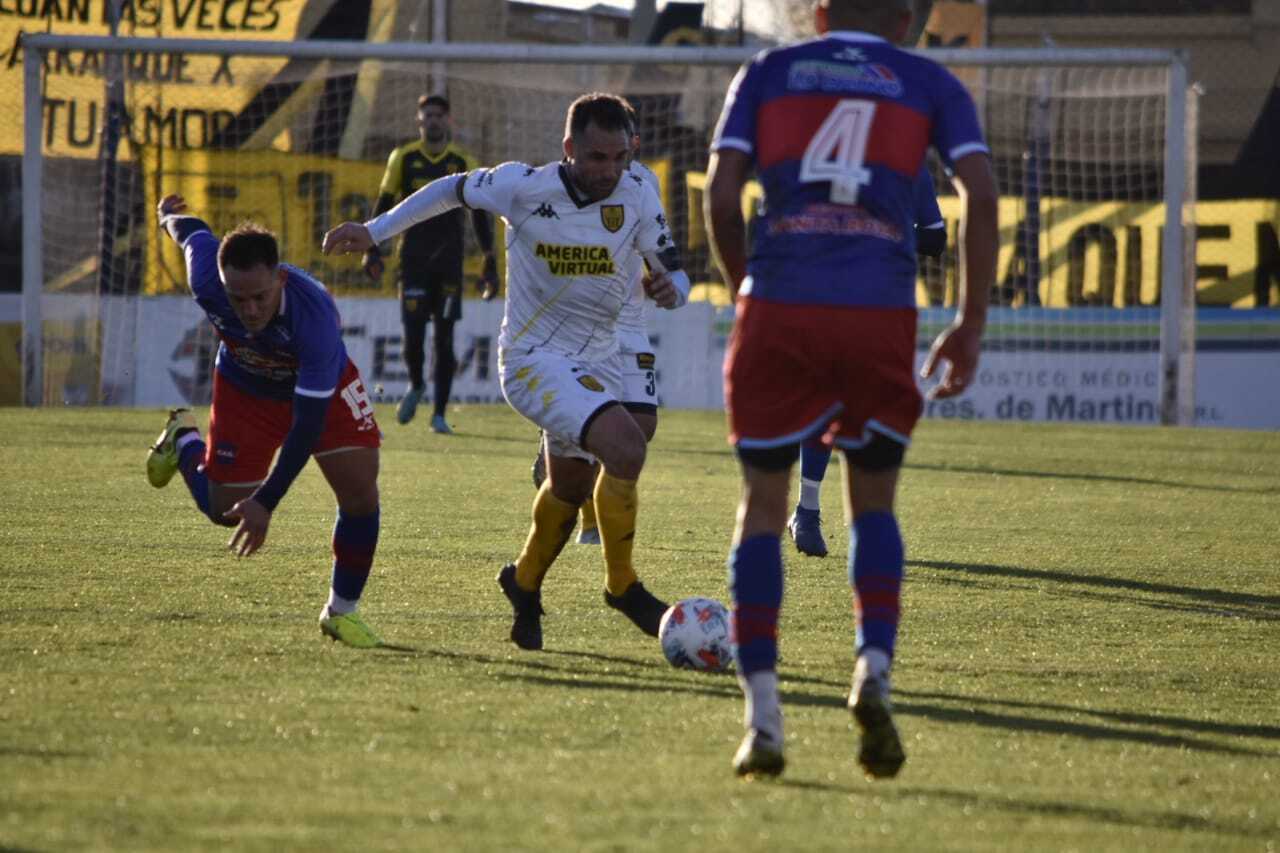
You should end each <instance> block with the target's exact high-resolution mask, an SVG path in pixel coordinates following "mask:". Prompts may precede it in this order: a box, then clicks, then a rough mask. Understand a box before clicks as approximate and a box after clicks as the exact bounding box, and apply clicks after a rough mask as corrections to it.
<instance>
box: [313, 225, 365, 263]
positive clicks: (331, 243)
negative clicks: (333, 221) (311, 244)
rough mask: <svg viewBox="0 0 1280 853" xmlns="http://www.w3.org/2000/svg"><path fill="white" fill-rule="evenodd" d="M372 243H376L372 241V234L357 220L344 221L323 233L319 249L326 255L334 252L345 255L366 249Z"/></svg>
mask: <svg viewBox="0 0 1280 853" xmlns="http://www.w3.org/2000/svg"><path fill="white" fill-rule="evenodd" d="M374 245H376V244H375V243H374V242H373V235H371V234H370V233H369V229H368V228H365V227H364V225H362V224H361V223H359V222H344V223H342V224H341V225H339V226H338V227H337V228H333V229H331V230H330V231H329V233H328V234H325V235H324V242H323V243H321V244H320V251H322V252H324V253H325V254H326V255H332V254H334V253H335V252H336V253H337V254H339V255H345V254H347V253H348V252H364V251H367V250H368V249H370V248H371V247H373V246H374Z"/></svg>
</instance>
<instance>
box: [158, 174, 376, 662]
mask: <svg viewBox="0 0 1280 853" xmlns="http://www.w3.org/2000/svg"><path fill="white" fill-rule="evenodd" d="M185 211H186V203H185V202H184V201H183V199H182V198H181V197H180V196H176V195H169V196H165V197H164V198H163V199H162V200H161V201H160V204H159V206H158V208H157V211H156V212H157V214H158V216H159V218H160V225H161V227H162V228H163V229H164V230H165V231H166V232H167V233H168V234H169V236H170V237H172V238H173V240H174V241H175V242H176V243H177V244H178V245H179V246H181V247H182V252H183V254H184V255H185V257H186V267H187V282H188V284H189V285H190V287H191V295H192V296H193V297H194V298H195V300H196V303H197V304H199V306H200V307H201V309H203V310H204V312H205V314H206V316H208V318H209V322H210V323H212V324H213V327H214V329H215V331H216V332H217V334H218V337H219V338H221V341H222V342H221V345H220V346H219V347H218V356H217V361H216V362H215V367H214V374H213V406H212V408H211V409H210V411H209V438H208V442H207V443H206V442H205V441H203V440H201V438H200V432H199V429H198V428H197V426H196V421H195V418H194V417H192V415H191V412H190V411H189V410H187V409H176V410H174V411H173V412H171V413H170V415H169V421H168V423H166V424H165V428H164V432H162V433H161V434H160V437H159V439H158V440H157V441H156V443H155V446H154V447H152V449H151V452H150V453H149V454H148V455H147V479H148V481H150V483H151V485H153V486H155V487H156V488H161V487H163V486H166V485H168V483H169V481H170V480H171V479H172V478H173V475H174V474H175V473H178V472H181V473H182V478H183V479H184V480H185V481H186V484H187V488H188V489H189V490H190V492H191V497H192V498H194V499H195V502H196V506H197V507H198V508H199V509H200V511H201V512H202V513H204V514H205V515H206V516H208V518H209V520H210V521H212V522H213V523H214V524H219V525H223V526H227V527H236V531H235V533H234V534H232V537H231V541H230V543H229V547H230V548H231V550H232V551H234V552H236V554H237V556H240V557H248V556H250V555H252V554H253V553H254V552H256V551H257V550H258V549H259V548H261V547H262V545H263V544H264V543H265V542H266V538H267V528H268V526H269V525H270V523H271V516H272V513H273V512H275V509H276V506H277V505H278V504H279V503H280V501H281V499H282V498H283V497H284V495H285V492H287V491H288V489H289V486H290V485H291V484H292V483H293V481H294V478H296V477H297V476H298V474H299V472H301V471H302V468H303V466H305V465H306V464H307V460H308V459H310V458H311V457H313V456H314V457H315V460H316V465H318V466H319V468H320V471H321V473H323V474H324V476H325V479H326V480H328V481H329V485H330V486H331V487H332V488H333V493H334V495H335V497H337V499H338V519H337V523H336V524H335V525H334V528H333V585H332V589H331V591H330V594H329V601H328V602H327V603H326V604H325V606H324V609H323V610H321V612H320V630H321V631H322V632H323V633H324V634H326V635H327V636H329V637H332V638H333V639H334V640H340V641H342V642H343V643H346V644H347V645H350V646H355V647H357V648H372V647H374V646H378V645H381V641H380V640H379V639H378V637H377V635H376V634H375V633H374V632H373V631H372V630H371V629H370V628H369V626H368V625H366V624H365V623H364V621H363V620H362V619H361V618H360V615H359V614H358V613H357V612H356V606H357V604H358V603H359V600H360V596H361V594H362V592H363V591H364V587H365V582H366V581H367V580H368V578H369V571H370V569H371V568H372V566H373V555H374V551H375V549H376V548H377V544H378V528H379V511H378V447H379V445H380V444H381V434H380V433H379V431H378V424H377V422H376V421H375V420H374V417H373V403H372V402H371V401H370V400H369V396H368V395H367V394H366V393H365V390H364V385H363V384H362V383H361V381H360V372H359V371H358V370H357V369H356V366H355V364H354V363H353V362H352V361H351V359H350V357H349V356H348V355H347V350H346V347H345V346H344V345H343V343H342V331H341V329H342V324H341V321H340V320H339V318H338V309H337V306H336V305H335V304H334V301H333V297H332V296H330V295H329V292H328V291H327V290H325V288H324V285H323V284H321V283H320V282H319V281H317V280H316V279H314V278H312V277H311V276H310V275H308V274H307V273H306V272H304V271H302V270H300V269H298V268H297V267H293V266H290V265H288V264H283V263H280V256H279V247H278V245H277V243H276V238H275V235H274V234H272V233H271V232H270V231H267V230H265V229H263V228H260V227H258V226H256V225H242V226H240V227H239V228H236V229H235V230H234V231H231V232H229V233H228V234H227V235H226V236H224V237H223V238H222V239H221V240H219V239H218V238H217V237H215V236H214V235H213V232H212V231H211V230H210V229H209V226H208V225H206V224H205V223H204V222H203V221H202V220H200V219H198V218H196V217H194V216H189V215H185ZM277 448H278V449H279V451H280V455H279V458H277V459H276V463H275V466H274V467H272V465H271V460H272V457H273V456H275V455H276V450H277Z"/></svg>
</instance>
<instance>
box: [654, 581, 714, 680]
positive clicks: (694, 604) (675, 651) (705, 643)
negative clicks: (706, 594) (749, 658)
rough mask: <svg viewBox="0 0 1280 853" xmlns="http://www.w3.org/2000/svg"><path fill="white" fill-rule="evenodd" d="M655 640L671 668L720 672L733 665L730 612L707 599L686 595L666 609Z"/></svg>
mask: <svg viewBox="0 0 1280 853" xmlns="http://www.w3.org/2000/svg"><path fill="white" fill-rule="evenodd" d="M658 641H659V642H660V643H662V654H663V655H664V656H665V657H666V659H667V661H668V662H669V663H670V664H671V665H672V666H674V667H680V668H683V669H702V670H709V671H712V672H719V671H721V670H724V669H728V668H729V667H730V666H732V665H733V646H732V645H731V644H730V642H729V611H728V610H727V609H725V606H724V605H723V604H721V603H720V602H718V601H714V600H712V599H710V598H686V599H684V600H683V601H677V602H676V603H675V604H673V605H671V606H670V607H669V608H667V612H666V613H664V614H662V622H661V624H659V626H658Z"/></svg>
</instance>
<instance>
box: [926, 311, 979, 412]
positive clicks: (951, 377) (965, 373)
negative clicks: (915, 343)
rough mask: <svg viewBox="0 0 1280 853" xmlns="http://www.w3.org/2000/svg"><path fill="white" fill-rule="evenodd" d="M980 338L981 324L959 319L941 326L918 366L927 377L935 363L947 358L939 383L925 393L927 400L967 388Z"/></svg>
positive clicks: (933, 369)
mask: <svg viewBox="0 0 1280 853" xmlns="http://www.w3.org/2000/svg"><path fill="white" fill-rule="evenodd" d="M981 340H982V328H981V327H979V326H974V325H970V324H965V323H959V324H956V325H953V326H948V327H947V328H945V329H943V330H942V334H940V335H938V337H937V338H936V339H935V340H934V342H933V346H932V347H930V348H929V356H928V358H926V359H925V360H924V365H923V366H922V367H921V368H920V377H921V378H922V379H929V378H930V377H932V376H933V374H934V372H935V371H936V370H937V369H938V363H939V362H943V361H945V362H946V365H945V366H944V367H943V368H942V377H941V378H940V379H939V380H938V384H937V385H935V386H933V387H932V388H930V389H929V392H928V394H927V395H926V396H927V397H928V398H929V399H930V400H933V399H945V398H947V397H954V396H956V395H957V394H963V393H964V392H965V390H967V389H968V387H969V384H970V383H971V382H973V377H974V374H975V373H977V370H978V351H979V349H980V342H981Z"/></svg>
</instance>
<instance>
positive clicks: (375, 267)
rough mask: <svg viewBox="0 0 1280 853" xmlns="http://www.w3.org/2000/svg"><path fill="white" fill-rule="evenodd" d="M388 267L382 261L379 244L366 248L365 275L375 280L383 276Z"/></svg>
mask: <svg viewBox="0 0 1280 853" xmlns="http://www.w3.org/2000/svg"><path fill="white" fill-rule="evenodd" d="M385 269H386V265H385V264H383V262H382V252H380V251H378V247H377V246H373V247H371V248H368V249H365V251H364V272H365V275H367V276H369V278H370V279H371V280H373V281H377V280H378V279H380V278H382V273H383V271H384V270H385Z"/></svg>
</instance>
